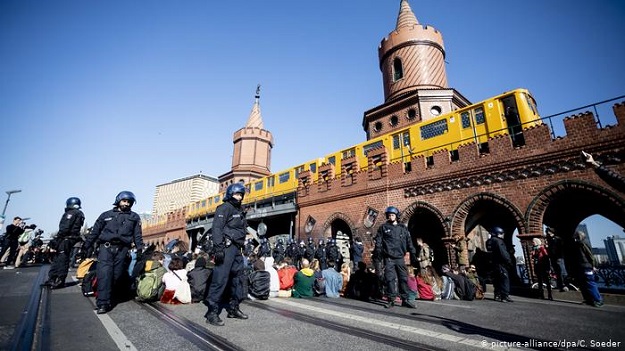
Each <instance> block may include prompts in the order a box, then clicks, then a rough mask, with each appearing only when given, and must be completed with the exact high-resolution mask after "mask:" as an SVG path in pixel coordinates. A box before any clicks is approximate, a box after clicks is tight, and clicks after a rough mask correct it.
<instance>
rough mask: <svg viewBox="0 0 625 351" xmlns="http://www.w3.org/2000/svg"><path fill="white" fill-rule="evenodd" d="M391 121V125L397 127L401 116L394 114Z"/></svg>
mask: <svg viewBox="0 0 625 351" xmlns="http://www.w3.org/2000/svg"><path fill="white" fill-rule="evenodd" d="M389 122H390V125H391V127H395V126H397V124H398V123H399V118H397V116H395V115H393V116H391V120H390V121H389Z"/></svg>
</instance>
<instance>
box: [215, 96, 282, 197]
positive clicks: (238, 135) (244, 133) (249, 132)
mask: <svg viewBox="0 0 625 351" xmlns="http://www.w3.org/2000/svg"><path fill="white" fill-rule="evenodd" d="M232 141H233V143H234V151H233V155H232V169H231V170H230V171H229V172H227V173H224V174H222V175H221V176H219V187H220V191H223V190H225V188H226V187H227V186H228V185H230V184H232V183H234V182H244V183H248V182H250V181H252V180H255V179H259V178H262V177H264V176H266V175H269V174H270V173H271V171H270V168H271V149H272V148H273V136H272V135H271V132H269V131H268V130H265V129H264V127H263V118H262V116H261V114H260V84H259V85H258V86H257V87H256V96H255V101H254V106H252V111H251V112H250V116H249V118H248V119H247V123H246V124H245V127H243V128H241V129H239V130H237V131H236V132H234V136H233V139H232Z"/></svg>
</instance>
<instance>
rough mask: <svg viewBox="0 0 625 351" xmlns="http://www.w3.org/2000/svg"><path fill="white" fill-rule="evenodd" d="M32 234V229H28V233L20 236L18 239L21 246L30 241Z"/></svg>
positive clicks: (25, 232)
mask: <svg viewBox="0 0 625 351" xmlns="http://www.w3.org/2000/svg"><path fill="white" fill-rule="evenodd" d="M30 232H32V229H28V230H26V231H24V232H23V233H22V234H20V236H19V237H18V238H17V241H18V242H19V243H20V244H26V243H28V242H29V241H30Z"/></svg>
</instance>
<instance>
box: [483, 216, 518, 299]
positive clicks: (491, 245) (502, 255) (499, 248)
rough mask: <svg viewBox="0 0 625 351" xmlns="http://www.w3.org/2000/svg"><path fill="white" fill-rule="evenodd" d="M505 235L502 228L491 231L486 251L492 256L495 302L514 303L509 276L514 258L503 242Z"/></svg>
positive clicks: (494, 228)
mask: <svg viewBox="0 0 625 351" xmlns="http://www.w3.org/2000/svg"><path fill="white" fill-rule="evenodd" d="M504 234H505V233H504V231H503V229H501V228H500V227H493V228H492V229H491V231H490V235H491V236H490V239H488V240H486V249H487V250H488V251H489V252H490V255H491V262H492V267H491V268H492V274H493V290H495V291H494V293H495V301H500V302H512V299H510V296H509V294H510V277H509V275H508V268H509V267H512V258H511V257H510V254H509V253H508V249H507V248H506V243H505V242H504V241H503V238H504Z"/></svg>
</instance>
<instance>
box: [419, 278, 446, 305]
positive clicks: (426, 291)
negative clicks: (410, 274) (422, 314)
mask: <svg viewBox="0 0 625 351" xmlns="http://www.w3.org/2000/svg"><path fill="white" fill-rule="evenodd" d="M416 280H417V292H418V293H417V296H418V299H420V300H429V301H434V300H437V296H436V293H435V292H434V289H433V288H432V285H430V284H428V283H426V281H425V280H424V279H423V278H422V277H421V276H420V275H417V276H416ZM438 300H440V293H439V296H438Z"/></svg>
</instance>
